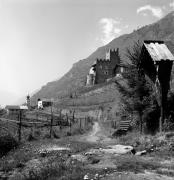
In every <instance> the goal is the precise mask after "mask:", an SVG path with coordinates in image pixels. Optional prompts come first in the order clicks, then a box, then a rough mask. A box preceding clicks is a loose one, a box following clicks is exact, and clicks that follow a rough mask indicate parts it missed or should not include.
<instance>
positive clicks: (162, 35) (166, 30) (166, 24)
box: [33, 12, 174, 99]
mask: <svg viewBox="0 0 174 180" xmlns="http://www.w3.org/2000/svg"><path fill="white" fill-rule="evenodd" d="M137 40H140V41H143V40H164V41H171V42H169V43H168V44H167V45H168V47H169V49H170V50H171V51H172V53H173V54H174V12H171V13H170V14H168V15H167V16H165V17H164V18H162V19H161V20H159V21H158V22H156V23H153V24H151V25H147V26H144V27H142V28H140V29H138V30H136V31H133V32H132V33H130V34H125V35H122V36H120V37H118V38H116V39H114V40H112V41H111V42H110V43H109V44H107V45H106V46H103V47H100V48H98V49H97V50H96V51H95V52H94V53H92V54H91V55H90V56H89V57H88V58H86V59H83V60H80V61H79V62H77V63H75V64H74V65H73V67H72V68H71V70H70V71H69V72H68V73H66V74H65V75H64V76H63V77H62V78H61V79H59V80H57V81H53V82H49V83H48V84H46V85H45V86H43V87H42V88H41V90H40V91H38V92H37V93H36V94H35V95H34V96H33V99H36V98H38V97H40V98H42V97H47V98H51V97H53V98H57V97H60V96H65V95H69V94H70V93H71V92H73V91H75V90H77V89H78V88H80V87H82V86H84V85H85V81H86V75H87V73H88V71H89V68H90V66H91V65H92V63H93V62H94V61H95V59H96V58H104V57H105V52H106V50H108V49H113V48H119V49H120V56H121V59H122V61H123V62H126V61H127V59H126V56H125V50H126V48H130V47H131V46H132V45H133V43H134V42H136V41H137Z"/></svg>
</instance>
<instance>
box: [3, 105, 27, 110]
mask: <svg viewBox="0 0 174 180" xmlns="http://www.w3.org/2000/svg"><path fill="white" fill-rule="evenodd" d="M5 109H9V110H12V109H15V110H18V109H23V110H27V109H28V107H27V106H17V105H7V106H6V107H5Z"/></svg>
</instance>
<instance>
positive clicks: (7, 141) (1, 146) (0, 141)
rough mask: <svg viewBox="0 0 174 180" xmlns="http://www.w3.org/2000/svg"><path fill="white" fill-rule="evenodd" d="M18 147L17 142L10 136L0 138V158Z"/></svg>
mask: <svg viewBox="0 0 174 180" xmlns="http://www.w3.org/2000/svg"><path fill="white" fill-rule="evenodd" d="M17 146H18V143H17V141H16V140H15V138H13V137H12V136H11V135H4V136H0V157H2V156H3V155H5V154H7V153H8V152H9V151H10V150H12V149H14V148H16V147H17Z"/></svg>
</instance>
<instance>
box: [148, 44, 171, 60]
mask: <svg viewBox="0 0 174 180" xmlns="http://www.w3.org/2000/svg"><path fill="white" fill-rule="evenodd" d="M144 46H145V48H146V49H147V51H148V53H149V54H150V56H151V57H152V59H153V61H161V60H171V61H174V56H173V54H172V53H171V52H170V50H169V49H168V48H167V46H166V45H165V44H164V42H158V41H157V42H155V41H152V42H150V41H148V42H147V41H145V42H144Z"/></svg>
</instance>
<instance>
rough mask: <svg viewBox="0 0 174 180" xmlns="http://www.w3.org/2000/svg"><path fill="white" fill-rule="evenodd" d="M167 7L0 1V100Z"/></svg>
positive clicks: (158, 3)
mask: <svg viewBox="0 0 174 180" xmlns="http://www.w3.org/2000/svg"><path fill="white" fill-rule="evenodd" d="M172 10H174V0H0V77H1V83H0V104H7V103H12V102H15V100H16V99H17V98H20V97H22V96H26V95H27V94H28V93H29V94H31V93H32V92H33V91H35V90H37V89H39V88H41V86H43V85H45V84H46V83H47V82H49V81H53V80H57V79H59V78H60V77H62V76H63V75H64V74H65V73H67V72H68V71H69V70H70V68H71V67H72V65H73V64H74V63H76V62H77V61H79V60H81V59H85V58H86V57H88V56H89V55H90V54H91V53H93V52H94V51H95V50H96V49H97V48H98V47H100V46H103V45H105V44H107V43H109V42H110V41H111V40H113V39H114V38H116V37H119V36H120V35H122V34H125V33H131V32H132V31H133V30H135V29H137V28H139V27H141V26H144V25H147V24H151V23H153V22H155V21H157V20H159V19H160V18H162V17H163V16H165V15H166V14H168V13H169V12H170V11H172ZM1 92H2V93H1ZM5 94H6V95H5ZM9 94H10V95H9ZM2 96H3V97H2ZM4 99H5V100H4Z"/></svg>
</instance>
